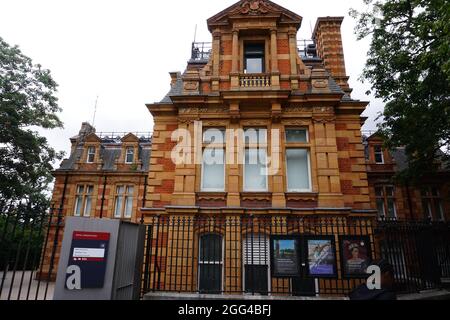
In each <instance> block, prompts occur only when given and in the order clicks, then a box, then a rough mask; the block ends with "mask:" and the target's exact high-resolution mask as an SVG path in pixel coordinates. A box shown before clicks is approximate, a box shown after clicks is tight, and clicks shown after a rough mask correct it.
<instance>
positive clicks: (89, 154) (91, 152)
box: [86, 147, 95, 163]
mask: <svg viewBox="0 0 450 320" xmlns="http://www.w3.org/2000/svg"><path fill="white" fill-rule="evenodd" d="M94 160H95V147H89V148H88V152H87V159H86V162H87V163H94Z"/></svg>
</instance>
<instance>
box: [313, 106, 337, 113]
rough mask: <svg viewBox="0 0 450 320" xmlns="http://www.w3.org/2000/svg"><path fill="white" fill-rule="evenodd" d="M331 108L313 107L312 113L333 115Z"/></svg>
mask: <svg viewBox="0 0 450 320" xmlns="http://www.w3.org/2000/svg"><path fill="white" fill-rule="evenodd" d="M333 112H334V108H333V107H314V113H333Z"/></svg>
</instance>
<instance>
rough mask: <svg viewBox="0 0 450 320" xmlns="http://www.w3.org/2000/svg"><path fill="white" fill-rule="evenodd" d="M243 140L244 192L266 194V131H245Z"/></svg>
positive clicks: (251, 129)
mask: <svg viewBox="0 0 450 320" xmlns="http://www.w3.org/2000/svg"><path fill="white" fill-rule="evenodd" d="M244 140H245V155H244V191H247V192H266V191H267V190H268V179H267V170H268V169H267V129H257V128H250V129H246V130H245V131H244Z"/></svg>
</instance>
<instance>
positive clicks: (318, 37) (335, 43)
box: [312, 17, 352, 95]
mask: <svg viewBox="0 0 450 320" xmlns="http://www.w3.org/2000/svg"><path fill="white" fill-rule="evenodd" d="M343 20H344V17H321V18H318V19H317V22H316V26H315V28H314V32H313V34H312V39H313V40H314V41H315V42H316V45H317V54H318V56H319V57H320V58H322V60H323V62H324V65H325V69H326V70H327V71H328V72H329V73H330V74H331V76H332V77H333V78H334V80H335V81H336V82H337V84H339V86H340V87H341V88H342V90H344V92H346V93H347V94H348V95H350V93H351V92H352V89H351V88H350V87H349V85H348V78H349V77H348V76H347V73H346V71H345V60H344V49H343V47H342V36H341V24H342V21H343Z"/></svg>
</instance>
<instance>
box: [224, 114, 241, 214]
mask: <svg viewBox="0 0 450 320" xmlns="http://www.w3.org/2000/svg"><path fill="white" fill-rule="evenodd" d="M235 108H239V106H237V107H236V106H235ZM239 127H240V125H239V122H238V121H234V122H232V123H231V124H230V127H229V129H230V130H229V131H228V132H227V137H226V142H227V144H226V145H227V150H226V169H227V175H226V176H227V192H228V193H227V206H228V207H240V206H241V197H240V193H239V191H240V190H239V178H240V170H239V169H240V166H239V152H238V146H239V137H237V136H236V133H237V132H238V129H239Z"/></svg>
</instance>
